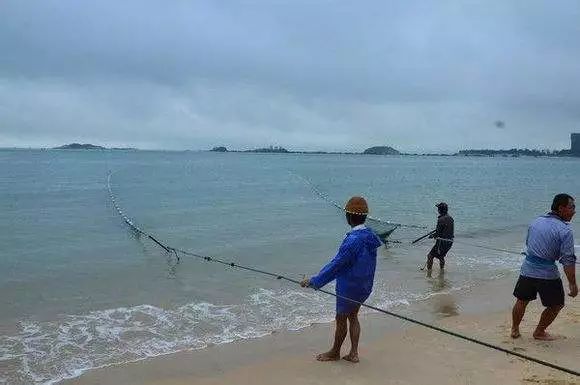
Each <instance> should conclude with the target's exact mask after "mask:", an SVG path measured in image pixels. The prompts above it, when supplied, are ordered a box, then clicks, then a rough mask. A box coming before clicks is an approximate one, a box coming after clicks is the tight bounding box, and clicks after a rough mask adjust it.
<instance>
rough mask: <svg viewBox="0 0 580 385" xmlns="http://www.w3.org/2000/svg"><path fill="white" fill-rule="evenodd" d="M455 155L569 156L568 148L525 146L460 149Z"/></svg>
mask: <svg viewBox="0 0 580 385" xmlns="http://www.w3.org/2000/svg"><path fill="white" fill-rule="evenodd" d="M456 155H462V156H505V157H514V158H517V157H519V156H533V157H538V156H571V155H573V154H572V153H571V151H570V150H553V151H550V150H530V149H527V148H511V149H509V150H487V149H482V150H461V151H459V152H458V153H457V154H456Z"/></svg>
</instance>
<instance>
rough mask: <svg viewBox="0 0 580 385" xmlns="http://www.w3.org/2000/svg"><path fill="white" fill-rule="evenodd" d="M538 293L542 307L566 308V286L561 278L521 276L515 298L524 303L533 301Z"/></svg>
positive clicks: (515, 290)
mask: <svg viewBox="0 0 580 385" xmlns="http://www.w3.org/2000/svg"><path fill="white" fill-rule="evenodd" d="M538 293H540V300H541V301H542V305H544V306H546V307H551V306H564V285H563V284H562V280H561V279H560V278H558V279H541V278H531V277H524V276H523V275H520V278H519V279H518V282H517V283H516V287H515V289H514V297H516V298H517V299H520V300H522V301H533V300H535V299H536V295H537V294H538Z"/></svg>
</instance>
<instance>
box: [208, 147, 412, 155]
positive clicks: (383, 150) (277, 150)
mask: <svg viewBox="0 0 580 385" xmlns="http://www.w3.org/2000/svg"><path fill="white" fill-rule="evenodd" d="M209 151H211V152H255V153H270V154H343V155H401V153H400V152H399V151H397V150H395V149H394V148H392V147H389V146H375V147H370V148H367V149H366V150H364V151H363V152H332V151H290V150H287V149H285V148H284V147H280V146H269V147H262V148H255V149H251V150H228V149H227V147H225V146H217V147H213V148H212V149H211V150H209Z"/></svg>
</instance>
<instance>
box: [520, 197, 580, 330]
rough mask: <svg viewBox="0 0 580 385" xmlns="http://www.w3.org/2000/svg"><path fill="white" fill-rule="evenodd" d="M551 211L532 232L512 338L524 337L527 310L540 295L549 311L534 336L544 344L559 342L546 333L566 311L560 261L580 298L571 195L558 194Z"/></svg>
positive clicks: (571, 293)
mask: <svg viewBox="0 0 580 385" xmlns="http://www.w3.org/2000/svg"><path fill="white" fill-rule="evenodd" d="M551 209H552V211H551V212H549V213H548V214H546V215H542V216H541V217H539V218H537V219H535V220H534V221H533V222H532V224H531V225H530V226H529V228H528V235H527V238H526V259H524V262H523V264H522V268H521V271H520V277H519V279H518V282H517V283H516V287H515V289H514V296H515V297H516V298H517V300H516V303H515V305H514V308H513V310H512V319H513V320H512V331H511V336H512V338H518V337H519V336H520V322H521V321H522V318H524V313H525V311H526V306H528V303H529V302H530V301H533V300H535V299H536V295H537V294H538V293H539V294H540V300H541V301H542V305H544V306H545V307H546V308H545V309H544V311H543V312H542V315H541V316H540V321H539V323H538V326H537V327H536V330H535V331H534V334H533V336H534V338H535V339H537V340H544V341H552V340H554V339H556V337H554V336H552V335H550V334H548V333H546V328H547V327H548V326H550V324H551V323H552V322H553V321H554V320H555V319H556V316H557V315H558V313H559V312H560V310H562V308H563V307H564V285H563V284H562V280H561V279H560V272H559V271H558V267H557V266H556V261H560V263H561V264H562V266H563V267H564V273H565V274H566V278H567V279H568V287H569V293H568V295H569V296H570V297H576V296H577V295H578V286H577V285H576V256H575V255H574V237H573V234H572V228H571V227H570V225H569V224H568V223H567V222H570V221H571V220H572V217H573V216H574V214H575V213H576V205H575V203H574V198H572V197H571V196H570V195H568V194H558V195H556V196H555V197H554V200H553V202H552V207H551Z"/></svg>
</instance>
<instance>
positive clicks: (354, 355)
mask: <svg viewBox="0 0 580 385" xmlns="http://www.w3.org/2000/svg"><path fill="white" fill-rule="evenodd" d="M342 359H343V360H346V361H350V362H354V363H355V364H356V363H357V362H358V361H359V359H358V353H348V354H347V355H346V356H344V357H342Z"/></svg>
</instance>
